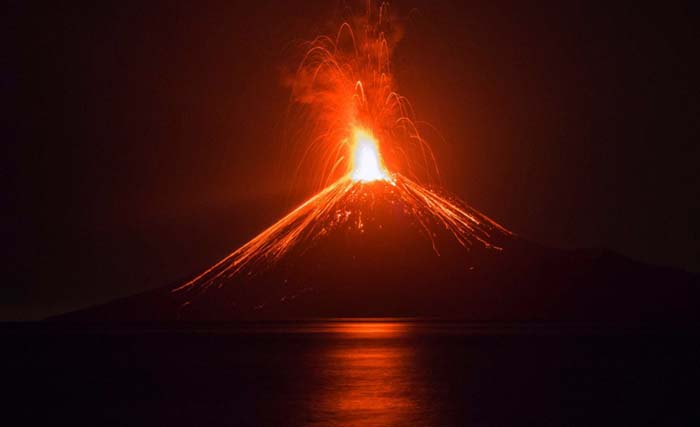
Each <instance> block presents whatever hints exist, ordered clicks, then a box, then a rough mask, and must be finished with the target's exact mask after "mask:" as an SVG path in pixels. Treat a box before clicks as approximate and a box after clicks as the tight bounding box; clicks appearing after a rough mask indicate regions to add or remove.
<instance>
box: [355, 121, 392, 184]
mask: <svg viewBox="0 0 700 427" xmlns="http://www.w3.org/2000/svg"><path fill="white" fill-rule="evenodd" d="M350 177H351V178H352V179H353V180H354V181H360V182H371V181H379V180H385V181H389V180H390V178H389V174H388V173H387V171H386V169H385V168H384V165H382V159H381V157H380V156H379V148H378V147H377V141H376V140H375V139H374V138H373V137H372V136H371V135H370V134H368V133H367V132H365V131H364V130H362V129H357V130H356V131H355V148H354V150H353V158H352V171H351V172H350Z"/></svg>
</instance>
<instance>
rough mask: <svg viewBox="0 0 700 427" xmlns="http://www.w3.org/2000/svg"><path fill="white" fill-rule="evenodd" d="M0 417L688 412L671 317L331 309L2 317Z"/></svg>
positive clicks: (333, 418)
mask: <svg viewBox="0 0 700 427" xmlns="http://www.w3.org/2000/svg"><path fill="white" fill-rule="evenodd" d="M1 332H2V342H3V348H2V362H3V363H2V372H4V374H3V380H2V381H3V384H4V385H3V388H4V389H5V391H6V393H7V394H8V395H7V397H5V398H3V400H2V401H3V402H4V405H3V406H4V409H3V418H4V419H6V420H8V419H16V420H19V421H20V423H16V422H13V423H10V424H5V425H94V426H104V425H125V426H141V425H143V426H314V427H315V426H319V427H320V426H347V427H352V426H358V427H359V426H363V427H369V426H377V427H380V426H470V425H474V426H507V425H514V426H516V425H517V426H520V425H532V426H550V425H551V426H577V425H580V426H599V425H610V426H620V425H698V423H699V422H700V398H699V397H698V394H699V393H700V358H699V356H700V346H699V345H698V340H697V339H696V338H697V336H696V335H695V334H694V332H692V331H690V332H689V331H688V330H685V331H684V332H682V333H681V332H678V331H675V330H667V329H661V330H654V331H648V330H638V329H635V330H630V329H626V328H619V327H618V328H612V327H606V326H601V325H598V326H591V325H517V324H500V325H494V324H490V325H475V324H463V323H446V322H425V321H408V320H396V319H362V320H358V319H352V320H349V319H337V320H331V321H328V320H325V321H309V322H301V323H264V324H243V325H240V324H239V325H188V326H183V325H178V326H172V325H171V326H164V325H160V326H154V325H129V326H124V325H121V326H116V325H111V326H109V327H105V326H104V325H102V326H95V327H91V328H86V327H80V326H68V327H66V326H62V327H57V326H47V325H5V326H3V328H2V331H1Z"/></svg>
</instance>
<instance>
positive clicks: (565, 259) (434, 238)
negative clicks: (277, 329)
mask: <svg viewBox="0 0 700 427" xmlns="http://www.w3.org/2000/svg"><path fill="white" fill-rule="evenodd" d="M437 202H442V203H447V205H448V207H449V208H450V209H449V210H448V211H443V210H442V208H444V206H440V205H435V203H437ZM445 215H448V216H447V217H446V216H445ZM449 215H453V217H449ZM450 221H452V222H450ZM455 226H461V227H462V228H455ZM698 297H700V280H698V276H697V275H693V274H690V273H686V272H682V271H676V270H672V269H668V268H661V267H655V266H649V265H645V264H641V263H638V262H635V261H632V260H629V259H626V258H624V257H622V256H619V255H616V254H614V253H611V252H609V251H603V250H592V249H591V250H573V251H563V250H555V249H551V248H546V247H543V246H540V245H537V244H535V243H531V242H528V241H527V240H524V239H522V238H520V237H518V236H517V235H515V234H513V233H511V232H509V231H508V230H506V229H505V228H503V227H501V226H499V225H498V224H496V223H495V222H493V221H491V220H490V219H488V218H487V217H485V216H484V215H482V214H480V213H479V212H477V211H476V210H474V209H471V208H469V207H468V206H466V205H464V204H462V203H460V202H459V201H458V200H457V199H453V198H450V197H449V196H447V195H441V194H439V193H437V192H435V191H434V190H427V189H424V188H423V187H420V186H417V184H415V183H413V182H412V181H410V180H409V179H407V178H405V177H402V176H400V175H395V176H394V178H393V180H375V181H372V182H360V181H353V180H349V179H344V180H340V181H338V182H337V183H336V184H334V185H332V186H330V187H328V188H327V189H326V190H324V191H323V192H321V193H319V195H317V196H315V197H314V198H312V199H311V200H309V201H308V202H306V203H305V204H304V205H302V206H301V207H299V208H298V209H296V210H295V211H293V212H292V213H290V214H289V215H288V216H287V217H285V218H283V219H282V220H280V221H279V222H278V223H277V224H275V225H273V226H272V227H270V228H269V229H267V230H266V231H264V232H263V233H261V234H260V235H259V236H257V237H256V238H254V239H253V240H251V241H250V242H249V243H248V244H246V245H244V246H243V247H241V248H240V249H238V250H237V251H235V252H233V253H232V254H231V255H229V257H227V258H225V259H224V260H222V261H221V262H219V263H218V264H216V265H214V267H212V268H210V269H208V270H206V271H204V272H202V273H200V274H198V275H196V276H194V277H193V278H191V279H190V280H186V281H183V282H180V283H176V284H173V285H170V286H166V287H163V288H160V289H155V290H151V291H148V292H145V293H143V294H139V295H135V296H132V297H127V298H123V299H120V300H116V301H113V302H110V303H107V304H104V305H101V306H97V307H92V308H88V309H86V310H81V311H77V312H73V313H68V314H64V315H62V316H58V317H57V318H55V319H56V320H66V321H175V320H184V321H235V320H288V319H308V318H328V317H421V318H438V319H459V320H467V321H567V322H571V321H573V322H578V321H581V322H591V321H594V322H595V321H601V322H607V321H614V322H632V323H637V322H647V321H648V322H657V321H697V320H698V315H697V312H696V307H697V301H698Z"/></svg>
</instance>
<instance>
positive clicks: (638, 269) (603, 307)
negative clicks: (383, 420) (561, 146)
mask: <svg viewBox="0 0 700 427" xmlns="http://www.w3.org/2000/svg"><path fill="white" fill-rule="evenodd" d="M392 22H393V20H392V19H390V14H389V10H388V7H387V6H386V5H385V4H382V5H379V6H378V7H375V6H373V5H372V4H371V2H370V4H369V5H368V10H367V13H366V14H365V15H363V16H360V17H351V18H349V19H347V20H346V21H344V22H343V23H342V24H341V26H340V29H339V31H338V33H337V35H336V36H335V37H331V36H320V37H317V38H316V39H314V40H313V41H311V42H309V43H307V44H306V45H305V53H304V55H303V57H302V60H301V63H300V65H299V67H298V69H297V71H296V73H295V75H294V78H293V79H291V80H292V82H293V83H292V84H291V91H292V108H291V111H292V112H296V113H298V117H299V119H300V120H299V123H301V125H300V126H301V130H300V131H299V132H296V133H295V135H297V137H296V138H297V139H299V140H300V141H302V142H300V143H299V144H296V143H294V144H292V146H294V147H301V148H300V149H299V152H300V155H299V157H298V162H297V164H299V165H301V164H302V163H304V168H303V170H304V171H308V172H309V173H312V174H313V176H312V178H314V179H317V180H318V181H317V182H318V183H319V188H321V190H320V191H319V192H318V193H317V194H316V195H315V196H313V197H311V198H310V199H309V200H307V201H306V202H304V203H303V204H301V205H300V206H299V207H297V208H296V209H294V210H293V211H292V212H291V213H289V214H288V215H287V216H285V217H283V218H282V219H280V220H279V221H278V222H276V223H275V224H273V225H272V226H270V227H269V228H268V229H266V230H264V231H263V232H262V233H260V234H259V235H257V236H256V237H254V238H253V239H252V240H250V241H249V242H248V243H246V244H244V245H243V246H242V247H240V248H238V249H236V250H234V251H233V252H232V253H231V254H230V255H228V256H227V257H225V258H224V259H222V260H220V261H219V262H217V263H216V264H214V265H213V266H212V267H210V268H208V269H206V270H204V271H202V272H201V273H199V274H197V275H195V276H194V277H192V278H190V279H189V280H186V281H183V282H182V283H176V284H173V285H171V286H167V287H164V288H161V289H156V290H152V291H148V292H146V293H143V294H141V295H136V296H132V297H128V298H124V299H121V300H117V301H113V302H111V303H108V304H105V305H102V306H98V307H93V308H90V309H87V310H82V311H78V312H74V313H68V314H65V315H62V316H59V317H58V319H62V320H104V321H123V320H143V321H149V320H151V321H158V320H255V319H301V318H318V317H346V316H350V317H355V316H357V317H381V316H401V317H426V318H451V319H463V320H473V321H515V320H527V321H547V320H556V321H618V320H622V321H631V322H636V321H644V320H649V321H654V320H668V319H675V320H697V318H698V315H697V314H696V310H695V306H696V305H697V304H696V302H697V301H698V297H699V296H700V286H699V283H698V276H697V275H693V274H689V273H685V272H681V271H675V270H671V269H665V268H657V267H652V266H647V265H643V264H640V263H636V262H633V261H630V260H627V259H625V258H623V257H620V256H617V255H614V254H612V253H609V252H606V251H598V250H579V251H560V250H553V249H548V248H545V247H542V246H539V245H537V244H534V243H530V242H528V241H526V240H524V239H522V238H520V237H519V236H517V235H515V234H514V233H512V232H510V231H509V230H507V229H506V228H505V227H503V226H501V225H499V224H497V223H496V222H495V221H493V220H491V219H489V218H488V217H487V216H485V215H484V214H481V213H480V212H478V211H476V210H475V209H473V208H471V207H469V206H468V205H467V204H465V203H463V202H461V201H460V200H459V199H458V198H457V197H455V196H453V195H451V194H449V193H448V192H447V191H445V190H442V189H441V188H439V187H438V186H436V185H433V184H426V183H427V182H430V181H431V177H434V176H435V175H436V174H437V173H438V169H437V165H436V162H435V159H434V156H433V154H432V151H431V150H430V146H429V145H428V144H427V142H426V141H425V139H424V138H423V137H422V136H421V131H420V125H419V124H420V122H417V121H416V120H414V118H413V112H412V108H411V105H410V104H409V103H408V101H407V100H406V99H405V98H404V97H402V96H401V95H399V94H398V92H397V91H396V82H395V80H394V78H393V76H392V73H391V67H390V57H391V52H392V49H393V46H394V44H395V43H396V42H397V40H398V37H397V36H396V33H397V32H396V31H393V28H392ZM292 157H293V156H292ZM300 170H302V168H299V169H298V171H300ZM307 178H308V177H307ZM433 181H435V180H433Z"/></svg>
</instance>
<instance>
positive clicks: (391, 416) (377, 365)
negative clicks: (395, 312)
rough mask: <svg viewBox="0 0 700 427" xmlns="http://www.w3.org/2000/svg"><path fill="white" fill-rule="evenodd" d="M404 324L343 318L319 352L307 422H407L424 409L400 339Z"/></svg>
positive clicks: (367, 426)
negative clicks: (332, 338)
mask: <svg viewBox="0 0 700 427" xmlns="http://www.w3.org/2000/svg"><path fill="white" fill-rule="evenodd" d="M407 331H408V326H407V325H406V324H403V323H395V322H343V323H338V324H336V325H334V327H333V332H334V333H338V334H340V339H339V340H338V341H337V343H336V344H335V345H333V346H332V347H331V348H329V349H328V350H327V351H324V352H321V354H320V355H319V359H318V360H316V361H315V363H317V364H318V366H317V368H318V373H319V378H318V379H319V380H320V382H319V388H318V393H317V396H316V398H315V399H314V401H313V402H311V408H310V409H311V411H310V413H309V425H311V426H327V425H339V426H350V427H352V426H362V427H371V426H377V427H378V426H382V427H386V426H411V425H413V424H414V422H415V421H417V420H419V419H425V416H424V412H425V411H426V410H428V408H427V406H428V405H426V403H425V399H424V398H423V387H422V386H421V384H420V381H419V380H418V378H417V374H416V367H415V360H414V354H413V351H412V350H411V349H410V348H409V347H408V346H407V345H406V344H405V343H402V341H401V338H402V337H403V336H405V335H406V333H407Z"/></svg>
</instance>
